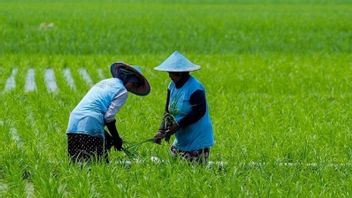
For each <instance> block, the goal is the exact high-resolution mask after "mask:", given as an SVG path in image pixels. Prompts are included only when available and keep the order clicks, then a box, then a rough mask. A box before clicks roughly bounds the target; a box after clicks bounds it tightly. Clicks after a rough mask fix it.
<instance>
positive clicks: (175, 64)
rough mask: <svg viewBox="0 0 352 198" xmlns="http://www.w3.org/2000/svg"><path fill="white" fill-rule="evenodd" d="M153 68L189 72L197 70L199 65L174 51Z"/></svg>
mask: <svg viewBox="0 0 352 198" xmlns="http://www.w3.org/2000/svg"><path fill="white" fill-rule="evenodd" d="M154 69H155V70H157V71H166V72H190V71H196V70H199V69H200V66H199V65H196V64H194V63H192V62H191V61H189V60H188V59H187V58H186V57H184V56H183V55H182V54H181V53H179V52H178V51H175V52H174V53H172V54H171V55H170V56H169V57H168V58H167V59H166V60H165V61H164V62H163V63H161V64H160V65H159V66H157V67H155V68H154Z"/></svg>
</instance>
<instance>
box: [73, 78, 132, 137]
mask: <svg viewBox="0 0 352 198" xmlns="http://www.w3.org/2000/svg"><path fill="white" fill-rule="evenodd" d="M116 96H122V97H123V98H124V99H123V101H125V100H126V99H127V96H128V94H127V90H126V88H125V87H124V85H123V83H122V81H121V80H120V79H118V78H109V79H105V80H102V81H100V82H98V83H97V84H95V85H94V86H93V87H92V88H91V89H90V90H89V91H88V93H87V94H86V95H85V96H84V97H83V98H82V100H81V101H80V102H79V104H78V105H77V106H76V107H75V108H74V109H73V111H72V112H71V115H70V117H71V119H70V123H71V121H72V124H69V128H68V129H67V133H80V134H90V135H99V136H103V133H104V128H103V126H104V115H105V113H106V112H107V110H108V108H109V105H110V104H111V101H112V100H113V99H114V98H115V97H116Z"/></svg>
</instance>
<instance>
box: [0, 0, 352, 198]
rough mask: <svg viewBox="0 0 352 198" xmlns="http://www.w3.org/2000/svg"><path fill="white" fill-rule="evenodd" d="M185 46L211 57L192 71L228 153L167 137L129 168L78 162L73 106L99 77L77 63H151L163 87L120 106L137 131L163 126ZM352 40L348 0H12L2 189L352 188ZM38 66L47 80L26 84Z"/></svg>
mask: <svg viewBox="0 0 352 198" xmlns="http://www.w3.org/2000/svg"><path fill="white" fill-rule="evenodd" d="M50 23H52V24H53V27H52V28H45V27H44V28H43V24H50ZM41 24H42V25H41ZM44 26H45V25H44ZM175 50H179V51H180V52H181V53H183V54H184V55H185V56H186V57H188V58H189V59H190V60H191V61H193V62H194V63H197V64H199V65H201V66H202V69H201V70H200V71H197V72H194V73H193V75H194V76H196V77H197V78H198V79H199V80H200V81H202V82H203V84H204V85H205V87H206V91H207V99H208V104H209V108H210V114H211V118H212V121H213V125H214V132H215V139H216V144H215V145H214V147H213V148H212V150H211V155H210V160H211V161H213V162H220V163H221V162H223V163H226V164H225V165H224V166H220V167H219V166H217V165H214V166H212V167H202V166H189V165H187V164H185V163H183V162H182V161H181V162H180V161H172V160H171V159H170V157H169V155H168V148H169V145H168V144H166V143H165V144H163V145H161V146H159V145H152V144H149V145H148V144H146V145H143V146H142V147H141V148H140V149H139V153H140V160H141V161H142V163H137V162H134V161H132V165H131V166H128V167H126V165H125V164H121V162H123V161H125V160H129V158H127V157H126V156H125V155H124V154H123V153H118V152H114V153H111V156H110V158H111V164H110V165H105V164H95V165H91V166H89V167H85V168H83V169H81V168H80V167H78V166H70V165H68V160H67V157H66V134H65V130H66V126H67V121H68V116H69V113H70V111H71V110H72V109H73V108H74V107H75V105H76V104H77V103H78V102H79V100H80V99H81V98H82V97H83V96H84V94H85V93H86V92H87V90H88V89H89V85H87V83H86V82H85V81H84V79H82V77H81V76H80V74H79V69H80V68H85V69H86V70H87V71H88V73H89V75H90V76H91V78H92V81H93V82H94V83H95V82H98V81H99V80H100V79H101V78H100V77H99V75H98V73H97V69H102V71H103V75H104V76H105V77H109V75H110V74H109V66H110V64H111V63H113V62H114V61H118V60H123V61H125V62H127V63H130V64H137V65H141V66H143V72H144V74H145V75H146V77H147V78H148V79H149V81H150V83H151V86H152V92H151V94H150V95H149V96H147V97H143V98H142V97H137V96H134V95H132V94H130V96H129V99H128V101H127V103H126V104H125V106H124V107H123V108H122V110H121V111H120V112H119V113H118V115H117V117H116V119H117V126H118V130H119V131H120V133H121V135H122V136H123V138H124V139H125V140H126V141H136V142H138V141H141V140H144V139H146V138H149V137H151V136H153V135H154V133H155V131H156V130H157V129H158V125H159V122H160V119H161V115H162V112H163V108H164V103H165V97H166V89H167V84H168V82H169V78H168V76H167V74H166V73H162V72H157V71H154V70H153V68H154V67H155V66H157V65H158V64H160V63H161V62H162V61H163V60H164V59H166V58H167V57H168V56H169V55H170V54H171V53H172V52H173V51H175ZM351 52H352V3H351V1H347V0H346V1H304V0H301V1H254V0H251V1H221V0H220V1H195V0H194V1H153V2H151V1H94V0H89V1H68V0H64V1H57V2H54V1H37V0H29V1H6V0H2V1H0V92H1V93H0V98H1V106H0V107H1V111H0V130H1V133H0V142H1V143H0V197H125V196H127V197H130V196H141V197H235V196H241V197H243V196H263V197H267V196H274V197H277V196H285V197H286V196H289V197H307V196H309V197H310V196H313V197H316V196H323V197H325V196H327V197H336V196H339V197H350V196H351V193H352V171H351V169H352V161H351V158H352V148H351V141H352V135H351V123H352V122H351V121H352V120H351V119H352V111H351V105H352V102H351V101H352V94H351V86H352V83H351V82H352V54H351ZM13 68H17V69H18V72H17V75H16V78H15V80H16V87H15V88H13V89H11V90H5V87H6V83H7V79H8V78H9V77H10V76H11V73H12V72H13ZM30 68H32V69H34V71H35V83H36V85H37V88H36V90H35V91H32V92H25V84H26V76H27V72H28V70H29V69H30ZM47 68H51V69H53V71H54V72H55V78H56V83H57V87H58V89H57V91H56V92H54V93H51V92H49V91H48V88H47V87H46V83H45V78H44V73H45V71H46V69H47ZM66 68H69V69H70V70H71V72H72V76H73V78H74V81H75V85H76V87H77V88H76V89H75V90H73V89H71V88H70V87H69V84H68V83H67V82H66V81H65V78H64V75H63V70H64V69H66ZM151 156H157V157H159V158H160V159H162V160H165V162H164V163H160V164H155V163H153V162H152V161H151V160H150V157H151Z"/></svg>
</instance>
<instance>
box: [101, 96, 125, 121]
mask: <svg viewBox="0 0 352 198" xmlns="http://www.w3.org/2000/svg"><path fill="white" fill-rule="evenodd" d="M127 97H128V93H127V90H123V91H122V92H121V93H117V94H116V96H115V97H114V99H113V100H112V101H111V104H110V105H109V108H108V110H107V111H106V113H105V115H104V120H105V123H109V122H112V121H114V120H115V115H116V113H117V112H119V110H120V109H121V107H122V106H123V105H124V104H125V102H126V100H127Z"/></svg>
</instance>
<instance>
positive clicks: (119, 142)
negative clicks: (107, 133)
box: [114, 137, 123, 151]
mask: <svg viewBox="0 0 352 198" xmlns="http://www.w3.org/2000/svg"><path fill="white" fill-rule="evenodd" d="M122 143H123V140H122V139H121V138H120V137H119V138H117V139H114V147H115V149H116V150H118V151H122Z"/></svg>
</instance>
